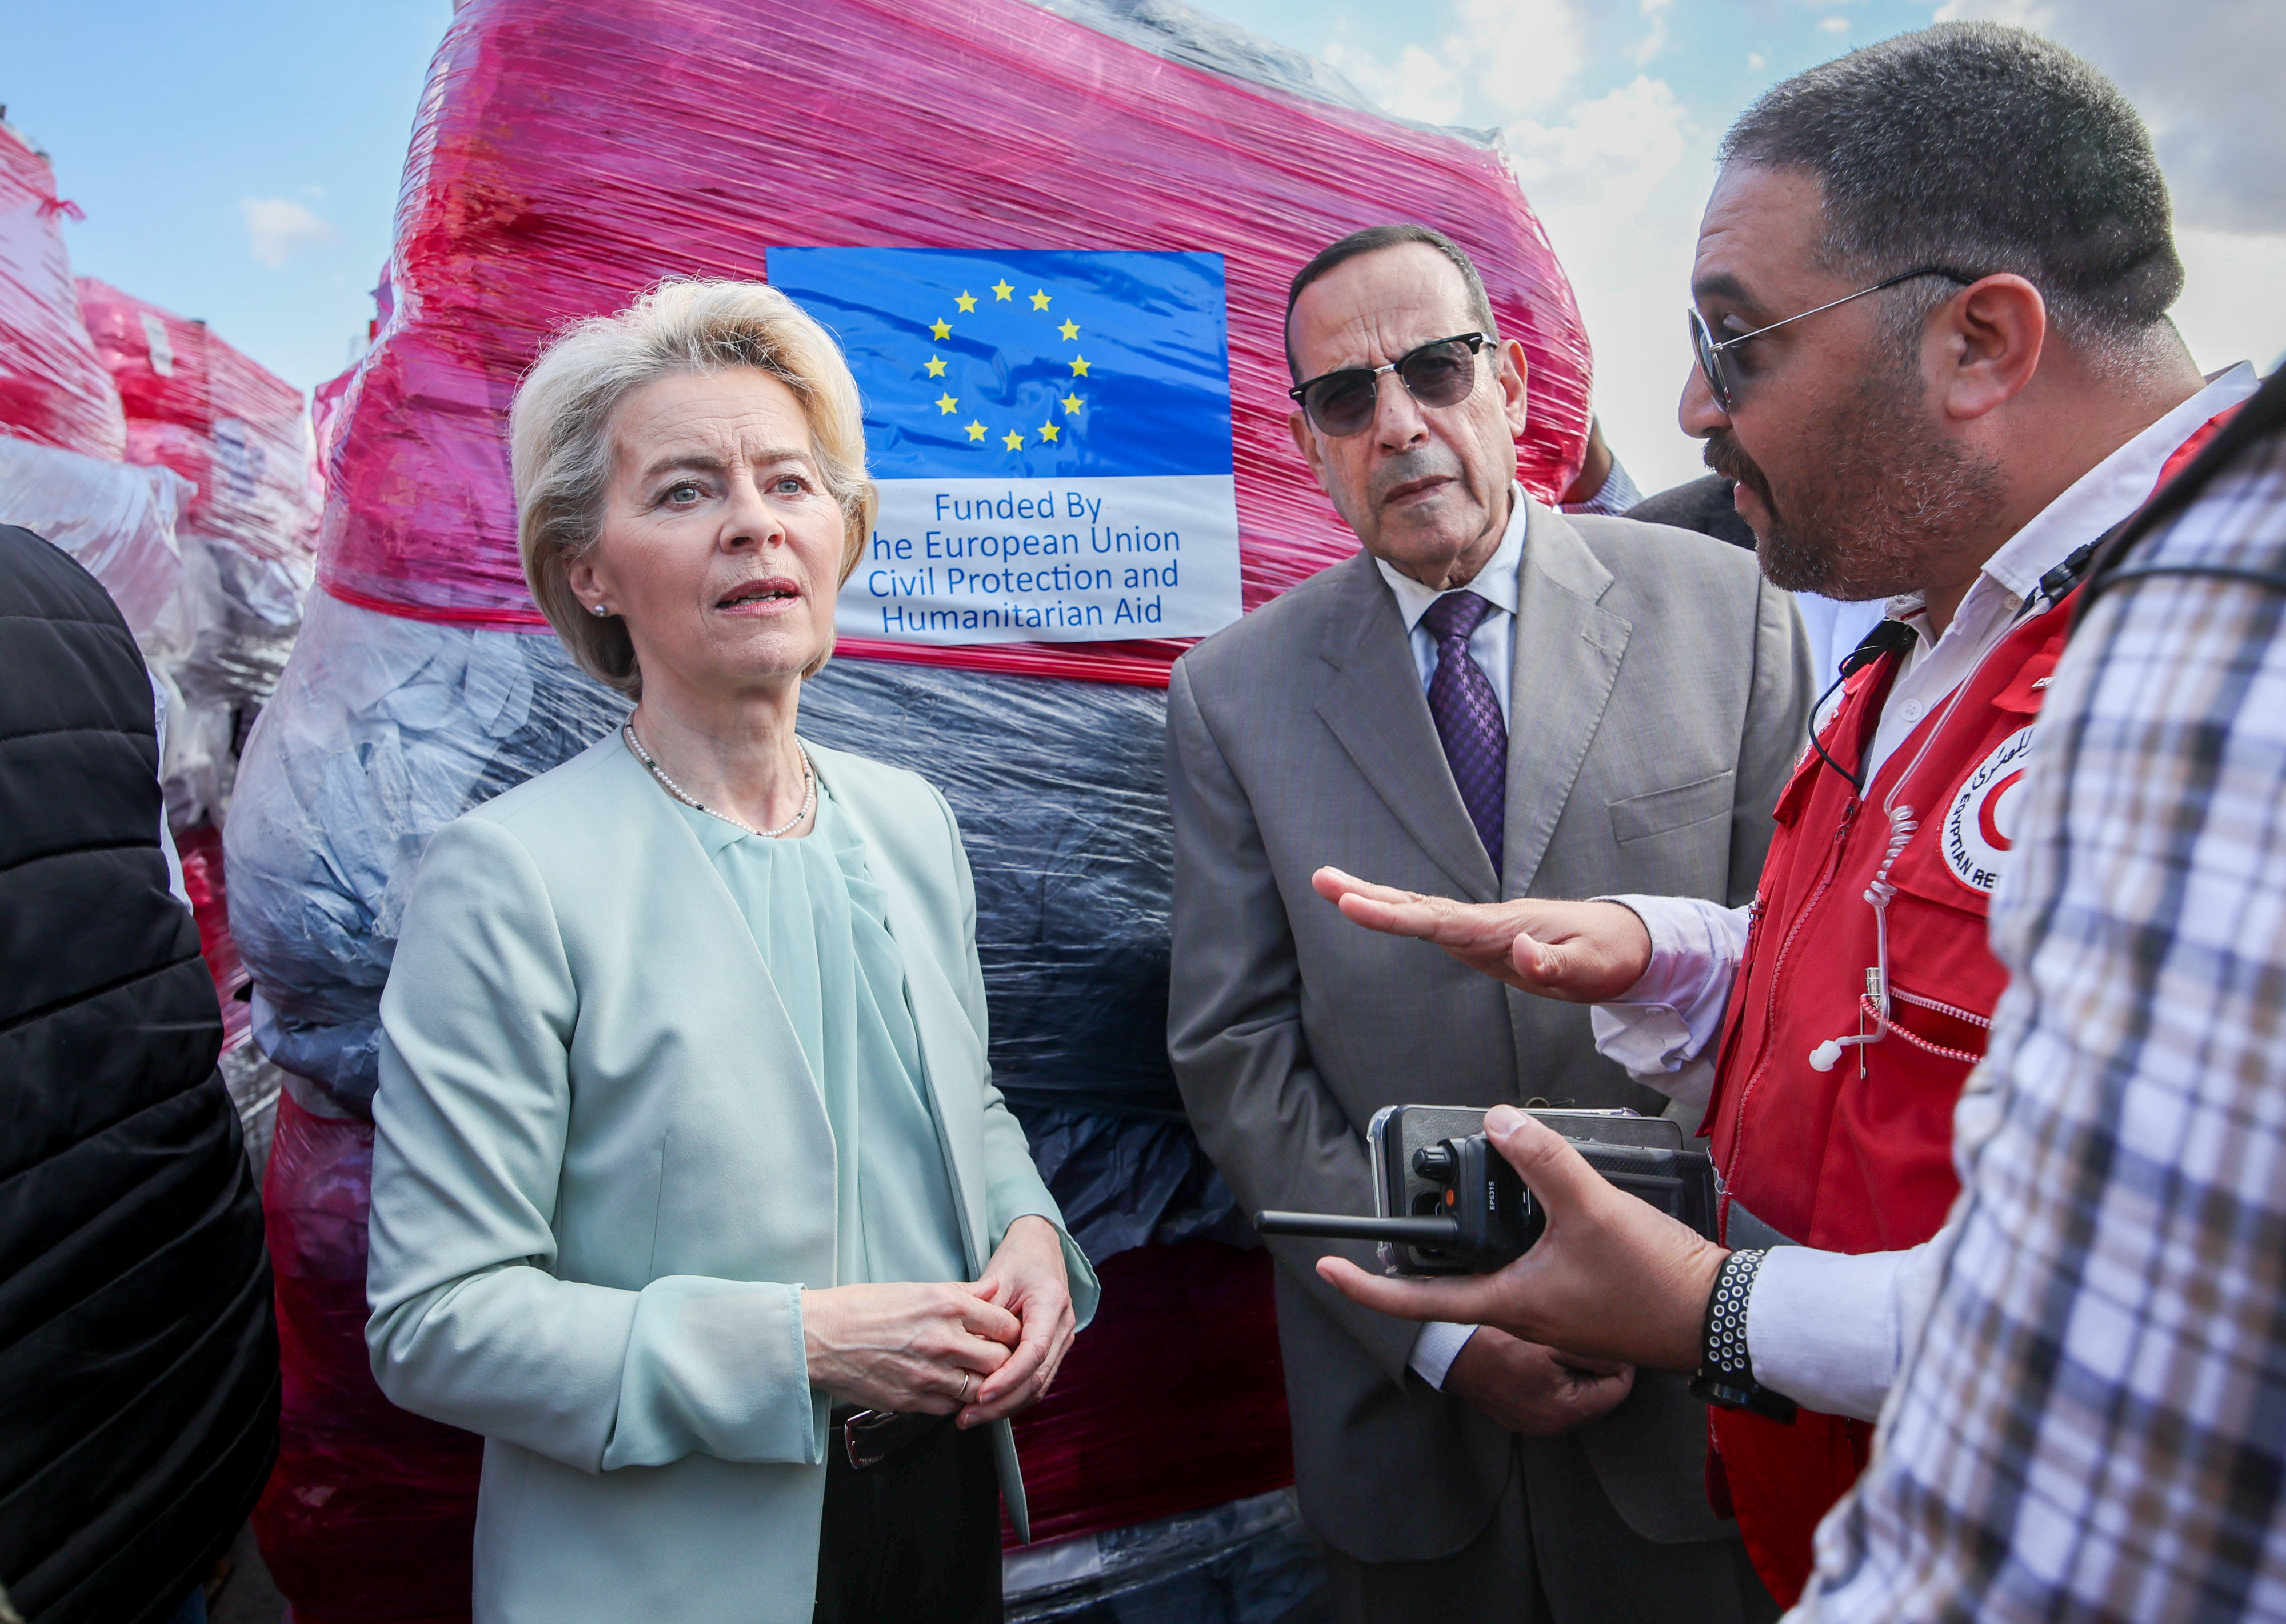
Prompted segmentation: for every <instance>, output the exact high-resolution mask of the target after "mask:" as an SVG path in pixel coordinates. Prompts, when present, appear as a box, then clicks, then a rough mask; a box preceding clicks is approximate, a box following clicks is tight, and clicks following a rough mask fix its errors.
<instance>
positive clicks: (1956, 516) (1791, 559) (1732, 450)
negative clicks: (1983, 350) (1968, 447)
mask: <svg viewBox="0 0 2286 1624" xmlns="http://www.w3.org/2000/svg"><path fill="white" fill-rule="evenodd" d="M1921 390H1922V386H1921V381H1920V375H1919V371H1918V369H1916V368H1914V367H1912V366H1911V364H1910V363H1908V365H1906V366H1905V367H1899V368H1896V369H1893V370H1892V371H1891V372H1889V373H1888V374H1876V375H1873V376H1870V377H1868V378H1866V379H1865V381H1864V383H1863V384H1862V385H1861V386H1860V387H1859V389H1858V390H1857V393H1856V398H1854V399H1852V400H1850V401H1849V402H1848V403H1847V404H1846V405H1845V406H1843V407H1842V408H1841V410H1839V411H1837V412H1834V413H1832V414H1828V415H1827V416H1826V417H1825V418H1824V419H1823V420H1821V421H1820V422H1819V423H1818V424H1817V427H1816V429H1815V430H1813V432H1812V433H1811V434H1810V435H1809V436H1806V437H1805V441H1806V444H1805V445H1804V446H1803V452H1804V454H1803V455H1802V456H1801V457H1800V458H1798V459H1797V461H1798V462H1799V464H1800V466H1801V468H1802V469H1803V470H1804V472H1803V476H1802V478H1801V489H1800V490H1799V491H1794V490H1789V492H1788V493H1787V495H1786V498H1785V501H1779V499H1778V494H1777V493H1776V492H1774V491H1773V490H1772V489H1771V487H1770V477H1769V476H1768V475H1767V474H1765V473H1764V472H1763V471H1762V468H1761V467H1760V466H1759V465H1758V464H1757V463H1756V462H1755V461H1754V459H1753V458H1751V457H1749V456H1748V455H1746V452H1745V451H1744V450H1743V449H1741V448H1740V446H1739V445H1738V439H1737V437H1735V436H1734V435H1733V434H1732V433H1731V432H1730V430H1728V429H1722V430H1716V431H1715V433H1714V434H1713V435H1712V436H1710V437H1709V438H1708V439H1707V453H1706V458H1707V467H1708V468H1710V469H1714V470H1715V472H1716V473H1718V474H1721V475H1722V476H1723V477H1725V478H1728V479H1734V480H1737V481H1738V483H1739V484H1741V485H1745V486H1746V488H1747V489H1748V490H1750V491H1752V492H1754V494H1755V495H1757V496H1759V497H1760V498H1762V508H1763V509H1764V511H1765V513H1766V514H1767V515H1768V516H1767V517H1766V518H1765V519H1764V520H1763V521H1762V526H1761V527H1760V528H1758V530H1757V532H1756V540H1757V541H1758V542H1759V545H1758V546H1757V547H1756V548H1755V549H1754V550H1755V556H1756V557H1757V558H1758V559H1759V560H1760V562H1761V564H1762V573H1763V574H1764V575H1765V576H1766V577H1768V578H1769V579H1770V584H1771V585H1772V586H1774V587H1784V588H1785V589H1786V590H1787V591H1789V592H1814V593H1817V595H1819V596H1821V597H1829V598H1838V599H1840V600H1841V601H1843V602H1845V603H1857V602H1862V601H1864V600H1865V599H1868V598H1886V597H1895V596H1896V595H1898V594H1900V593H1904V592H1910V591H1913V590H1915V589H1917V588H1919V587H1924V586H1926V585H1927V584H1928V583H1929V581H1930V580H1932V579H1935V578H1936V577H1937V576H1938V575H1939V574H1941V573H1942V572H1943V570H1944V568H1945V566H1946V564H1947V563H1948V561H1951V560H1956V559H1959V558H1960V557H1962V556H1968V555H1972V554H1974V553H1975V551H1976V550H1977V549H1978V548H1979V547H1980V546H1981V544H1982V543H1983V540H1986V534H1985V532H1986V530H1987V526H1988V524H1989V522H1990V519H1991V517H1992V516H1993V515H1994V514H1995V513H1996V512H1997V511H1998V509H1999V508H2000V505H2001V503H2002V501H2003V500H2004V499H2005V496H2006V485H2005V482H2004V481H2003V480H2002V478H2001V475H2000V469H1999V465H1998V463H1996V462H1993V461H1990V460H1988V459H1982V458H1978V457H1975V456H1973V455H1971V454H1970V453H1968V452H1967V451H1965V450H1963V449H1962V448H1961V447H1960V446H1959V445H1957V444H1956V443H1955V442H1953V441H1952V440H1950V439H1948V438H1945V437H1943V435H1940V434H1937V433H1935V432H1934V431H1933V430H1931V428H1930V426H1929V422H1928V416H1927V413H1926V412H1924V411H1923V410H1922V409H1921Z"/></svg>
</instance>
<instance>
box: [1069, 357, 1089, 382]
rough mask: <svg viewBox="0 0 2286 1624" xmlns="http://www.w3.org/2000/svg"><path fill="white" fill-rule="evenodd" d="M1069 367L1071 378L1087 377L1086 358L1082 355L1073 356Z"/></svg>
mask: <svg viewBox="0 0 2286 1624" xmlns="http://www.w3.org/2000/svg"><path fill="white" fill-rule="evenodd" d="M1071 367H1072V376H1073V377H1075V378H1084V377H1085V376H1087V357H1085V356H1084V355H1075V356H1074V357H1072V364H1071Z"/></svg>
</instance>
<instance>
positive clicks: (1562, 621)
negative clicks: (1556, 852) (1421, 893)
mask: <svg viewBox="0 0 2286 1624" xmlns="http://www.w3.org/2000/svg"><path fill="white" fill-rule="evenodd" d="M1611 584H1612V572H1610V571H1609V570H1607V569H1605V568H1604V565H1603V564H1602V563H1601V562H1600V561H1599V560H1598V559H1597V558H1596V555H1595V554H1594V553H1592V552H1590V551H1588V544H1587V543H1586V542H1585V541H1583V540H1580V532H1578V531H1576V530H1574V529H1573V528H1572V526H1571V525H1570V524H1568V523H1566V522H1565V519H1564V516H1562V515H1561V514H1559V513H1557V512H1556V511H1555V510H1554V509H1552V508H1543V507H1541V505H1540V504H1539V503H1537V502H1534V503H1533V505H1532V509H1531V516H1530V518H1529V520H1528V522H1527V526H1526V529H1525V547H1524V568H1523V569H1522V570H1521V571H1520V572H1518V575H1517V611H1516V641H1515V644H1514V650H1515V651H1514V654H1513V656H1512V658H1511V661H1510V690H1509V715H1510V728H1509V737H1508V833H1507V847H1506V850H1505V851H1504V852H1503V853H1502V865H1501V866H1502V878H1503V881H1504V886H1503V888H1504V889H1505V890H1506V892H1507V894H1508V895H1510V896H1522V895H1525V893H1526V892H1527V891H1528V890H1529V889H1530V888H1531V886H1532V883H1533V880H1534V879H1537V878H1538V876H1539V873H1540V865H1541V863H1542V862H1543V861H1544V860H1545V859H1546V857H1547V855H1548V842H1549V839H1550V837H1551V836H1553V835H1554V834H1555V832H1556V821H1557V818H1559V817H1560V816H1563V813H1564V806H1565V801H1566V800H1569V799H1570V797H1571V794H1572V786H1573V784H1574V783H1575V782H1577V780H1578V779H1579V777H1580V764H1581V763H1582V762H1584V761H1586V760H1587V759H1588V745H1589V744H1591V743H1592V742H1593V741H1594V739H1595V737H1596V728H1597V727H1599V726H1600V725H1601V724H1602V722H1603V719H1604V707H1605V706H1608V705H1609V704H1610V703H1611V698H1612V688H1613V686H1614V685H1615V684H1616V683H1617V682H1618V681H1619V674H1620V656H1621V655H1623V654H1625V653H1626V652H1627V647H1628V635H1629V634H1630V633H1631V632H1633V631H1634V629H1635V627H1634V623H1633V622H1632V621H1629V620H1627V619H1623V618H1621V617H1620V616H1619V615H1616V614H1613V613H1612V611H1610V610H1608V609H1604V608H1602V607H1600V606H1599V604H1598V600H1599V599H1601V598H1602V596H1603V595H1604V592H1605V591H1606V590H1608V589H1609V588H1610V587H1611Z"/></svg>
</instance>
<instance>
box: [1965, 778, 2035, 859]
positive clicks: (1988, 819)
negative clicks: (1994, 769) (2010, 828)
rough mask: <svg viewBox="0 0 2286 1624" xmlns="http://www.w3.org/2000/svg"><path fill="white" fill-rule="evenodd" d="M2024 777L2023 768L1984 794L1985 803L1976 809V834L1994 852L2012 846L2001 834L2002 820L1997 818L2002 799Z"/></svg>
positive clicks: (2004, 835)
mask: <svg viewBox="0 0 2286 1624" xmlns="http://www.w3.org/2000/svg"><path fill="white" fill-rule="evenodd" d="M2023 776H2024V769H2022V768H2021V767H2020V768H2018V769H2016V770H2015V771H2014V772H2012V773H2010V774H2009V775H2008V776H2007V777H2005V778H2003V779H2001V780H2000V782H1999V783H1998V784H1994V785H1993V786H1992V787H1991V788H1990V789H1989V790H1987V791H1985V792H1984V800H1983V804H1982V805H1980V806H1979V807H1978V808H1976V832H1977V833H1979V834H1981V835H1983V837H1984V843H1985V844H1986V845H1987V846H1990V847H1991V848H1992V849H1993V850H1994V851H2006V850H2007V849H2008V847H2009V846H2010V844H2011V842H2010V840H2009V839H2008V837H2007V836H2006V834H2003V833H2002V832H2000V820H1999V818H1998V816H1996V815H1997V814H1998V812H1999V810H2000V798H2001V797H2002V796H2003V795H2006V793H2007V792H2009V791H2010V790H2012V789H2014V788H2015V787H2016V780H2017V779H2019V778H2021V777H2023Z"/></svg>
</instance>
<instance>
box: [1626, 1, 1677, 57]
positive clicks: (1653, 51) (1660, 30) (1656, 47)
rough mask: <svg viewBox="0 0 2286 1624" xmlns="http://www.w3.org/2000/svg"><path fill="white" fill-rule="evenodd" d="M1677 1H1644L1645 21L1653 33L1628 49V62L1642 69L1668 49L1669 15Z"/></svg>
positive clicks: (1646, 35)
mask: <svg viewBox="0 0 2286 1624" xmlns="http://www.w3.org/2000/svg"><path fill="white" fill-rule="evenodd" d="M1674 4H1675V0H1643V14H1644V21H1645V22H1647V23H1649V24H1651V31H1650V32H1649V33H1648V34H1645V35H1644V36H1643V37H1642V38H1641V39H1639V40H1637V41H1636V43H1634V44H1633V45H1630V46H1629V47H1628V60H1629V61H1630V62H1633V63H1634V64H1635V65H1636V67H1644V65H1646V64H1647V63H1649V62H1650V60H1651V59H1652V58H1653V57H1655V56H1657V55H1658V54H1659V52H1660V51H1664V50H1666V49H1667V12H1668V10H1669V9H1670V8H1671V7H1672V6H1673V5H1674Z"/></svg>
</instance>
